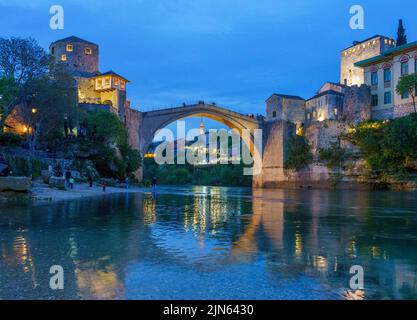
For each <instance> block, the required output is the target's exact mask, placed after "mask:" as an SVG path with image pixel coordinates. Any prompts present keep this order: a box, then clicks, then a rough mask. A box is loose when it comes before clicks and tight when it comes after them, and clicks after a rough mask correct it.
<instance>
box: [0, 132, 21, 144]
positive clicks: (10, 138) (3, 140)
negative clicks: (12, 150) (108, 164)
mask: <svg viewBox="0 0 417 320" xmlns="http://www.w3.org/2000/svg"><path fill="white" fill-rule="evenodd" d="M21 143H22V137H21V136H19V135H18V134H15V133H0V145H3V146H19V145H20V144H21Z"/></svg>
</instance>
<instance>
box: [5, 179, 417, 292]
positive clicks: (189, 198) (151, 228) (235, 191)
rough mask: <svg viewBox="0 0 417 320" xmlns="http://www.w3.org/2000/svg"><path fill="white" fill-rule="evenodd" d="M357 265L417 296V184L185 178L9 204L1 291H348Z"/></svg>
mask: <svg viewBox="0 0 417 320" xmlns="http://www.w3.org/2000/svg"><path fill="white" fill-rule="evenodd" d="M53 265H59V266H62V268H63V271H64V289H63V290H52V289H51V288H50V283H49V282H50V278H51V277H52V276H53V275H51V274H50V268H51V266H53ZM354 265H358V266H361V267H362V268H363V270H364V287H365V288H364V290H363V293H364V298H365V299H406V298H411V299H416V298H417V196H416V193H413V192H375V191H373V192H364V191H360V192H359V191H323V190H305V191H300V190H251V189H246V188H220V187H183V186H181V187H159V188H157V189H156V192H154V193H153V192H149V193H146V192H145V193H132V194H114V195H107V196H102V197H94V198H85V199H80V200H72V201H61V202H54V203H37V204H34V205H31V206H27V207H23V206H22V207H6V208H5V207H2V208H0V299H345V298H346V290H349V289H350V288H349V281H350V279H351V277H352V275H351V274H350V273H349V271H350V268H351V267H352V266H354Z"/></svg>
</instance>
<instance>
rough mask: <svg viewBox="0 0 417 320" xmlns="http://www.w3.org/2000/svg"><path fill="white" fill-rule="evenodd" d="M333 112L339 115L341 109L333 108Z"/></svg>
mask: <svg viewBox="0 0 417 320" xmlns="http://www.w3.org/2000/svg"><path fill="white" fill-rule="evenodd" d="M333 113H334V115H335V116H337V114H338V113H339V109H337V108H334V109H333Z"/></svg>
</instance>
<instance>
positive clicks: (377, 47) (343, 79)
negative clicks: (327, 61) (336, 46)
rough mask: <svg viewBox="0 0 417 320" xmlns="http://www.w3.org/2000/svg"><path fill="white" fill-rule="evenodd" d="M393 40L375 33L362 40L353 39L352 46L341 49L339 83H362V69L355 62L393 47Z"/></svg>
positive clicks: (349, 84) (350, 84) (352, 84)
mask: <svg viewBox="0 0 417 320" xmlns="http://www.w3.org/2000/svg"><path fill="white" fill-rule="evenodd" d="M394 45H395V41H394V40H393V39H391V38H389V37H385V36H380V35H376V36H373V37H371V38H368V39H365V40H363V41H355V42H354V43H353V45H352V46H350V47H349V48H346V49H344V50H342V51H341V53H340V58H341V63H340V83H341V84H344V85H347V86H354V85H358V86H360V85H362V84H364V83H365V81H364V73H363V69H361V68H359V67H358V66H356V65H355V63H356V62H358V61H362V60H365V59H369V58H372V57H375V56H378V55H380V54H381V53H383V52H384V51H387V50H389V49H391V48H393V47H394Z"/></svg>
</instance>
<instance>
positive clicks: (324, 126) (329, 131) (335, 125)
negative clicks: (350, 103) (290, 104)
mask: <svg viewBox="0 0 417 320" xmlns="http://www.w3.org/2000/svg"><path fill="white" fill-rule="evenodd" d="M348 128H349V125H348V124H347V123H345V122H341V121H336V120H328V121H323V122H315V123H312V124H310V125H309V126H307V127H306V128H305V129H304V132H305V137H306V138H307V140H308V141H309V143H310V146H311V152H312V153H313V156H314V159H316V160H317V159H318V154H319V151H320V149H327V148H329V147H330V146H331V144H332V143H336V142H339V139H340V138H339V137H340V135H341V134H342V133H344V132H346V130H347V129H348Z"/></svg>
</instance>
